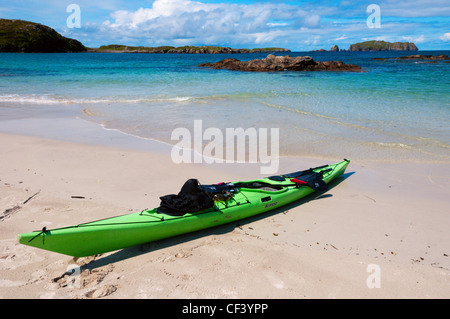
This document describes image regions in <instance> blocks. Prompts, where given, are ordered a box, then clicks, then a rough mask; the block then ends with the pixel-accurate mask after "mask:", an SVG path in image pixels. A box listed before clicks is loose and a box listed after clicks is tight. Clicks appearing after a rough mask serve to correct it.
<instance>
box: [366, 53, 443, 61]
mask: <svg viewBox="0 0 450 319" xmlns="http://www.w3.org/2000/svg"><path fill="white" fill-rule="evenodd" d="M372 60H379V61H384V60H433V61H436V60H450V57H448V55H445V54H439V55H431V54H413V55H407V56H400V57H397V58H373V59H372Z"/></svg>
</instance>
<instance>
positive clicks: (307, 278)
mask: <svg viewBox="0 0 450 319" xmlns="http://www.w3.org/2000/svg"><path fill="white" fill-rule="evenodd" d="M73 120H74V119H72V121H73ZM20 121H22V120H20ZM49 121H50V120H49ZM21 123H22V124H23V123H24V122H21ZM70 123H71V122H70V120H68V121H62V122H60V121H59V119H58V124H55V123H53V125H60V126H61V127H65V128H66V130H67V134H66V135H64V134H61V136H60V138H61V139H62V140H56V139H54V138H53V139H52V138H46V137H45V136H44V137H37V136H30V135H28V136H26V134H25V135H24V132H22V134H19V132H10V133H5V132H3V133H0V143H1V145H2V149H3V153H4V155H3V156H2V158H1V159H0V167H1V169H0V194H1V196H0V203H1V206H0V213H3V216H4V217H3V218H2V220H0V229H1V232H0V233H1V238H0V274H1V280H0V298H6V299H8V298H287V299H291V298H294V299H298V298H449V297H450V294H449V292H448V282H449V280H450V257H449V255H450V251H448V245H446V243H448V242H449V241H450V234H449V233H448V227H447V226H448V225H449V224H450V216H448V213H447V211H448V207H449V199H448V198H450V196H449V195H450V192H449V187H448V186H449V183H450V181H449V180H448V177H446V176H450V167H449V165H448V164H439V163H370V162H367V161H352V162H351V163H350V165H349V168H348V170H347V174H346V177H345V179H343V180H342V181H341V182H340V183H339V185H337V186H336V187H334V188H332V189H331V190H330V191H328V192H327V193H325V194H323V195H321V196H318V197H317V198H315V197H311V198H308V199H307V200H305V201H304V202H302V203H301V204H300V205H298V206H295V205H294V206H293V207H289V208H288V209H286V210H280V211H274V212H270V213H268V214H263V215H262V216H258V217H255V218H250V219H248V220H244V221H242V222H241V223H240V224H239V225H236V224H233V223H232V224H229V225H224V226H220V227H218V228H215V229H210V230H206V231H201V232H197V233H192V234H187V235H184V236H179V237H175V238H172V239H167V240H163V241H160V242H156V243H150V244H148V245H143V246H141V247H132V248H128V249H123V250H120V251H116V252H112V253H107V254H103V255H101V256H96V257H87V258H80V259H78V260H74V259H72V258H71V257H69V256H64V255H60V254H55V253H51V252H47V251H42V250H38V249H34V248H31V247H27V246H23V245H20V244H18V243H17V240H16V236H17V234H18V233H21V232H25V231H31V230H35V229H40V228H42V226H47V227H48V228H54V227H62V226H67V225H73V224H77V223H81V222H86V221H91V220H95V219H100V218H106V217H111V216H116V215H122V214H127V213H131V212H135V211H139V210H142V209H146V208H152V207H156V206H158V205H159V197H160V196H162V195H165V194H169V193H174V192H177V191H178V190H179V189H180V187H181V186H182V184H183V183H184V181H185V180H186V179H188V178H192V177H194V178H198V179H199V180H200V182H203V183H205V184H207V183H216V182H219V181H237V180H245V179H249V178H256V177H259V176H260V174H259V166H258V167H253V168H252V167H250V166H249V165H245V164H243V165H237V164H229V165H228V166H227V165H213V164H174V163H173V162H172V161H171V160H170V156H169V155H167V153H165V151H164V149H163V148H162V149H159V150H158V149H152V148H151V147H150V148H149V145H150V144H152V143H151V142H152V141H148V140H142V141H138V140H136V138H135V137H133V136H127V135H125V134H123V133H119V132H116V131H108V130H103V131H100V127H99V126H98V125H97V124H93V123H90V122H86V123H84V124H86V126H85V127H84V129H85V130H80V127H77V125H79V124H80V123H78V122H77V123H76V125H75V123H72V124H73V125H74V126H70ZM10 124H14V123H10ZM41 124H45V121H44V122H41ZM47 124H48V123H47ZM12 126H13V125H11V127H12ZM88 127H91V129H87V128H88ZM5 128H6V127H5V126H3V127H2V131H4V130H5ZM22 128H23V126H22ZM38 128H39V126H34V127H33V126H30V127H28V133H30V132H31V131H32V130H33V129H38ZM53 129H55V126H53ZM86 129H87V130H86ZM18 130H19V128H17V130H16V131H18ZM25 133H26V132H25ZM40 133H41V134H42V133H45V131H44V132H42V131H41V132H40ZM50 133H51V132H50V131H49V132H47V134H50ZM44 135H45V134H44ZM49 137H51V134H50V135H49ZM64 139H66V140H64ZM71 139H72V140H71ZM131 140H133V141H134V142H133V143H131V144H132V145H131V144H130V141H131ZM134 143H137V144H134ZM156 143H157V142H156ZM152 145H153V144H152ZM159 145H161V144H159ZM136 146H137V148H136ZM139 147H140V149H139ZM166 150H167V149H166ZM337 160H340V159H337ZM321 164H327V163H324V159H319V158H313V157H311V158H309V157H303V158H295V157H283V158H282V159H281V163H280V169H279V171H280V173H283V172H289V171H293V170H299V169H304V168H308V167H311V166H315V165H321ZM72 196H78V197H83V198H82V199H80V198H76V197H72ZM30 197H31V199H30V200H29V201H28V202H26V203H25V204H23V203H24V201H26V200H27V199H28V198H30ZM16 206H17V207H19V208H18V209H17V207H16ZM14 207H16V209H15V210H10V211H9V212H10V213H8V214H5V211H7V210H8V209H11V208H14ZM74 264H76V265H78V266H79V267H81V277H80V278H81V283H80V286H78V287H70V286H67V285H66V286H65V285H64V280H62V279H61V278H64V276H63V275H64V272H65V271H66V270H67V267H69V266H70V265H74ZM370 265H377V266H379V269H380V270H381V287H380V288H369V287H368V285H367V280H368V277H369V276H370V274H371V273H370V272H368V269H369V268H368V267H369V266H370ZM250 268H251V269H252V272H251V273H249V272H248V271H247V270H246V269H250ZM369 270H370V269H369ZM218 273H219V274H221V276H219V278H218V277H217V274H218ZM211 283H214V284H211Z"/></svg>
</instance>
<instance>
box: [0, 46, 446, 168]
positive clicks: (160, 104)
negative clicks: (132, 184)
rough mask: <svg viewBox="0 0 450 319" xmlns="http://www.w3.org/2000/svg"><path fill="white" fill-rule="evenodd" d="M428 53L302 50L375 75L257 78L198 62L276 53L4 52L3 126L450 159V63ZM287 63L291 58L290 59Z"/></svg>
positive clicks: (0, 58)
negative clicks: (196, 130) (268, 134)
mask: <svg viewBox="0 0 450 319" xmlns="http://www.w3.org/2000/svg"><path fill="white" fill-rule="evenodd" d="M410 54H433V55H437V54H447V55H450V51H419V52H291V53H288V55H290V56H298V55H309V56H312V57H313V58H314V59H316V60H322V61H330V60H339V61H343V62H346V63H352V64H357V65H360V66H362V67H363V69H364V72H360V73H353V72H286V71H285V72H274V73H253V72H236V71H228V70H212V69H208V68H201V67H198V66H197V65H198V64H200V63H204V62H216V61H219V60H222V59H224V58H230V57H231V58H236V59H239V60H250V59H255V58H263V57H266V56H267V54H233V55H220V54H213V55H207V54H133V53H130V54H127V53H77V54H69V53H65V54H20V53H1V54H0V130H1V125H2V121H3V122H4V121H7V120H10V119H15V120H20V119H24V120H25V119H30V118H45V117H47V118H53V119H54V120H55V121H57V120H58V114H69V115H70V116H73V117H77V118H82V119H84V120H87V121H90V122H93V123H98V124H99V125H101V126H102V127H103V128H105V129H115V130H118V131H121V132H124V133H127V134H130V135H136V136H139V137H144V138H149V139H155V140H159V141H162V142H165V143H170V144H175V143H177V142H176V141H173V140H171V134H172V131H173V130H174V129H176V128H179V127H185V128H187V129H189V130H193V125H194V120H202V125H203V129H206V128H209V127H213V128H219V129H220V130H222V131H223V132H225V130H226V128H238V127H242V128H244V129H247V128H250V127H253V128H256V129H258V128H268V129H270V128H279V135H280V139H279V142H280V145H279V150H280V155H300V156H317V157H332V158H337V159H340V158H344V157H348V158H352V159H361V160H372V159H373V160H388V161H399V160H411V161H430V162H450V125H449V123H450V77H449V74H450V63H448V61H447V62H444V61H436V62H435V63H426V62H427V61H404V60H384V61H379V60H372V59H373V58H380V57H382V58H386V57H398V56H405V55H410ZM278 55H286V53H282V54H281V53H279V54H278Z"/></svg>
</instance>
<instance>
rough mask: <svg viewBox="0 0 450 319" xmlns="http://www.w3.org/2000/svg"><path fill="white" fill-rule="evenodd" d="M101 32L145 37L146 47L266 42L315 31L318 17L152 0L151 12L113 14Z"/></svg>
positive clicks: (294, 9)
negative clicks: (303, 30)
mask: <svg viewBox="0 0 450 319" xmlns="http://www.w3.org/2000/svg"><path fill="white" fill-rule="evenodd" d="M110 17H111V18H112V19H111V21H110V20H107V21H104V22H103V24H102V29H103V31H104V32H108V33H109V34H115V35H116V37H129V38H136V39H137V38H141V39H142V38H146V39H147V43H148V44H154V43H158V42H159V43H165V44H168V43H169V42H173V43H175V42H179V41H183V40H185V39H191V40H192V41H191V43H192V44H200V43H204V44H213V43H216V44H223V43H230V44H238V43H255V44H264V43H269V42H271V41H273V40H274V39H275V38H277V37H279V36H283V32H280V30H285V31H286V32H289V31H292V30H294V31H295V30H298V29H299V28H301V27H306V28H317V27H318V26H319V24H320V16H319V15H317V14H311V13H309V12H307V11H304V10H303V9H302V8H301V7H299V6H295V5H287V4H280V3H278V4H277V3H267V2H266V3H252V4H245V5H244V4H232V3H202V2H197V1H191V0H155V1H154V2H153V4H152V7H151V8H140V9H138V10H136V11H126V10H119V11H114V12H113V13H111V15H110Z"/></svg>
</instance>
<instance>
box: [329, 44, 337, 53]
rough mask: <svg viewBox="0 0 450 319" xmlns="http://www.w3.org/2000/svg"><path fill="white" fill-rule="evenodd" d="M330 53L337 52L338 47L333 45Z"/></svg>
mask: <svg viewBox="0 0 450 319" xmlns="http://www.w3.org/2000/svg"><path fill="white" fill-rule="evenodd" d="M330 51H331V52H339V47H338V46H337V45H336V44H335V45H333V46H332V47H331V49H330Z"/></svg>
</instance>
